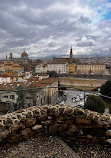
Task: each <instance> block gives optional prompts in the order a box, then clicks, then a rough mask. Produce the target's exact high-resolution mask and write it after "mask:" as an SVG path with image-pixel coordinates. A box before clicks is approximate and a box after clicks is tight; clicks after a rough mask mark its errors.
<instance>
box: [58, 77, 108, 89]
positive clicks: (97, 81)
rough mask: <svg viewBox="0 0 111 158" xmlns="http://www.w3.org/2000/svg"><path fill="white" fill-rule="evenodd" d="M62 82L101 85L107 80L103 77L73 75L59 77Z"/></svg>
mask: <svg viewBox="0 0 111 158" xmlns="http://www.w3.org/2000/svg"><path fill="white" fill-rule="evenodd" d="M58 80H59V81H60V84H63V85H73V86H88V87H101V85H102V84H103V83H105V82H106V80H103V79H84V78H72V77H59V78H58Z"/></svg>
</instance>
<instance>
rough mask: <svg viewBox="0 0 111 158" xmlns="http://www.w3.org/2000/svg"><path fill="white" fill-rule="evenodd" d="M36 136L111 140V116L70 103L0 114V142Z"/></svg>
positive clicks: (95, 141) (98, 140) (14, 141)
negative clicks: (69, 104) (70, 104)
mask: <svg viewBox="0 0 111 158" xmlns="http://www.w3.org/2000/svg"><path fill="white" fill-rule="evenodd" d="M38 135H46V136H48V135H59V136H60V137H61V138H66V137H67V138H68V139H71V140H80V141H85V142H88V143H90V142H94V143H98V142H99V143H105V142H109V143H110V142H111V116H109V115H100V114H99V113H97V112H92V111H89V110H83V109H78V108H73V107H70V106H60V105H56V106H35V107H30V108H27V109H22V110H19V111H16V112H12V113H9V114H6V115H2V116H0V144H1V145H3V144H5V143H16V142H19V141H23V140H27V139H29V138H32V137H35V136H38Z"/></svg>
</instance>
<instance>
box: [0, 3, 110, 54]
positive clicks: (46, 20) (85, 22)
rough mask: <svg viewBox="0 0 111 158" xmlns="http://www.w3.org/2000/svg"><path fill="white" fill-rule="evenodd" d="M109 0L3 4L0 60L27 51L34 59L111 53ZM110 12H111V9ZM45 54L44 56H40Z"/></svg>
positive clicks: (0, 7) (0, 15)
mask: <svg viewBox="0 0 111 158" xmlns="http://www.w3.org/2000/svg"><path fill="white" fill-rule="evenodd" d="M103 4H104V5H105V0H98V1H92V0H86V1H83V0H71V1H69V0H64V1H63V0H53V1H51V0H45V1H44V0H37V1H35V0H31V1H30V0H19V1H18V0H10V1H9V0H5V1H4V0H1V1H0V57H5V53H7V54H9V53H10V52H13V53H15V52H16V53H15V54H16V56H18V57H19V56H20V53H22V51H23V50H26V51H27V52H28V53H29V56H30V57H40V56H41V55H42V56H53V55H54V56H55V55H60V54H61V55H63V54H66V55H67V54H68V53H69V49H70V46H71V45H72V46H73V49H74V54H83V53H89V54H91V53H94V52H95V53H100V54H101V52H103V53H105V52H107V53H109V52H110V50H111V46H110V43H111V29H110V28H111V21H110V20H109V21H106V20H105V19H103V20H101V19H102V17H101V14H99V13H98V10H101V11H103V12H104V13H106V12H107V8H108V7H107V6H105V7H103ZM108 11H109V8H108ZM40 52H42V53H40Z"/></svg>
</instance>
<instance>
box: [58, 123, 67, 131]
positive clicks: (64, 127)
mask: <svg viewBox="0 0 111 158" xmlns="http://www.w3.org/2000/svg"><path fill="white" fill-rule="evenodd" d="M66 128H67V124H62V125H61V126H60V127H59V131H62V130H64V129H66Z"/></svg>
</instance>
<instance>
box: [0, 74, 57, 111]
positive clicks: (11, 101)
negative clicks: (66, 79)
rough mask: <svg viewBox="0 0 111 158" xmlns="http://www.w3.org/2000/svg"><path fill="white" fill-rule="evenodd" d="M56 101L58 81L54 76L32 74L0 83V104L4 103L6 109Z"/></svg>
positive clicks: (11, 109) (10, 109) (12, 109)
mask: <svg viewBox="0 0 111 158" xmlns="http://www.w3.org/2000/svg"><path fill="white" fill-rule="evenodd" d="M57 101H58V81H57V79H55V78H50V77H49V78H43V79H39V77H37V76H32V77H31V78H30V79H28V80H23V79H19V80H17V81H15V82H13V83H2V84H1V85H0V104H2V105H5V110H6V111H14V110H18V109H23V108H27V107H31V106H37V105H39V106H40V105H46V104H55V103H56V102H57Z"/></svg>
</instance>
